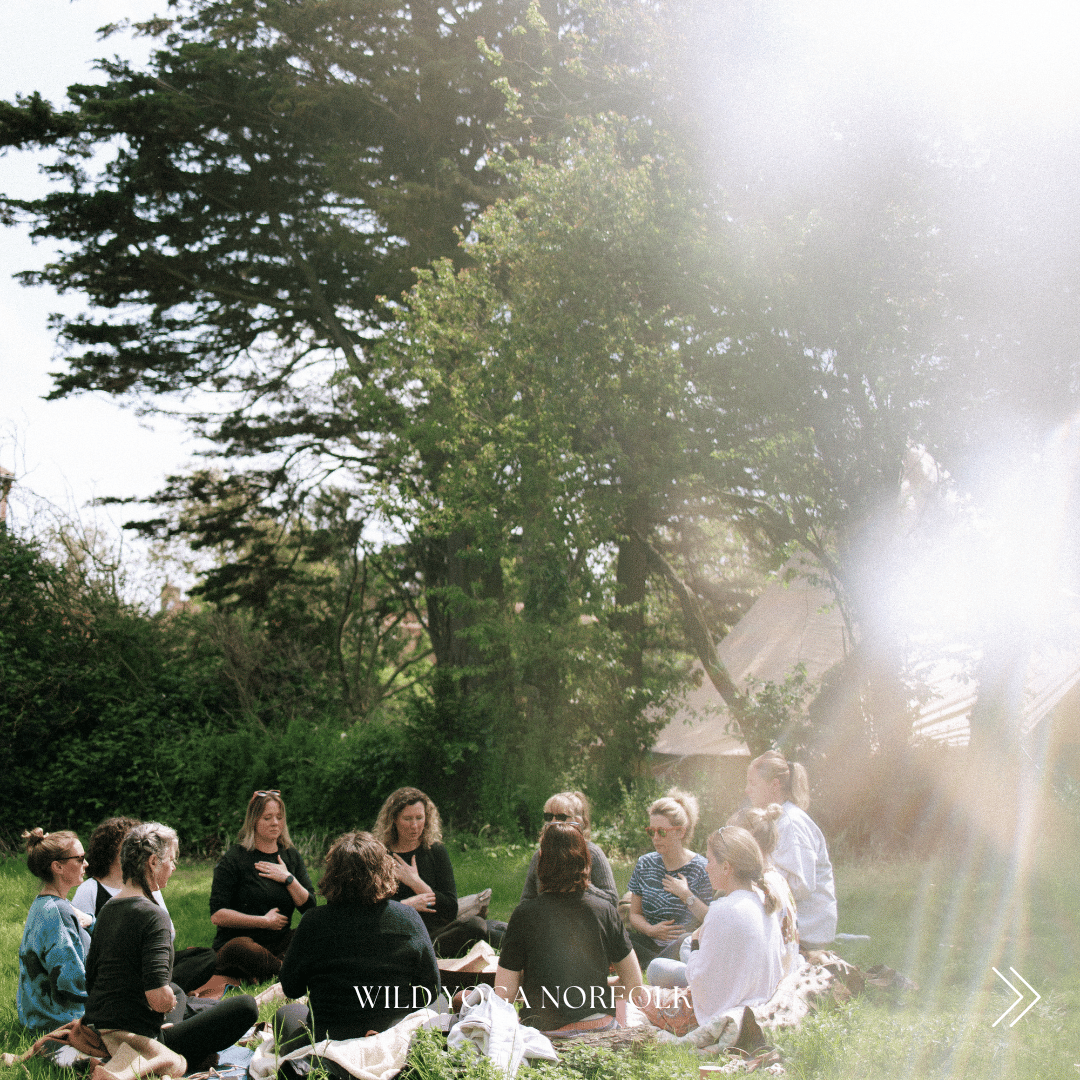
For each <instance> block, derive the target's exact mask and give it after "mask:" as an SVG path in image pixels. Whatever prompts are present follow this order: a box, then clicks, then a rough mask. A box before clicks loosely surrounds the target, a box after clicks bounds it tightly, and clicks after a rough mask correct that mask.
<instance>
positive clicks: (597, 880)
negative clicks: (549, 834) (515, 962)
mask: <svg viewBox="0 0 1080 1080" xmlns="http://www.w3.org/2000/svg"><path fill="white" fill-rule="evenodd" d="M553 821H573V822H576V823H577V824H578V825H580V826H581V832H582V835H583V836H584V837H585V843H586V845H587V846H588V848H589V856H590V857H591V859H592V870H591V871H590V872H589V875H590V876H589V884H590V885H592V887H593V888H594V889H596V890H597V891H598V892H599V893H600V894H601V895H602V896H603V897H604V899H606V900H610V901H611V902H612V903H613V904H614V905H615V907H616V908H617V907H618V906H619V893H618V891H617V889H616V888H615V875H614V874H613V873H612V872H611V864H610V863H609V862H608V860H607V856H606V855H605V854H604V853H603V851H601V849H600V848H599V847H597V846H596V844H594V843H593V842H592V838H591V837H592V831H591V826H592V822H591V818H590V807H589V800H588V797H587V796H586V795H585V793H584V792H582V791H560V792H558V794H556V795H552V796H551V798H550V799H548V801H547V802H546V803H544V825H545V826H547V825H549V824H550V823H551V822H553ZM539 862H540V848H539V847H538V848H537V849H536V851H535V852H534V853H533V857H532V861H531V862H530V863H529V870H528V873H527V874H526V875H525V887H524V888H523V889H522V890H521V899H522V900H532V899H534V898H535V897H536V896H538V895H539V894H540V887H539V886H540V880H539V876H538V874H537V870H536V868H537V865H538V864H539Z"/></svg>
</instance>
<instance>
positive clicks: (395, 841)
mask: <svg viewBox="0 0 1080 1080" xmlns="http://www.w3.org/2000/svg"><path fill="white" fill-rule="evenodd" d="M374 832H375V836H376V838H377V839H378V840H379V842H380V843H382V844H383V845H384V846H385V848H386V849H387V851H389V852H390V853H391V855H392V856H393V860H394V870H395V873H396V874H397V880H398V888H397V892H396V893H395V894H394V899H395V900H397V901H398V902H399V903H402V904H404V905H405V906H406V907H411V908H412V909H413V910H414V911H415V912H416V913H417V914H418V915H419V916H420V918H421V919H423V921H424V925H425V926H426V927H427V930H428V933H429V934H430V935H431V941H432V944H433V945H434V946H435V951H436V952H437V953H438V954H439V955H440V956H460V955H461V954H462V953H464V952H465V951H466V950H467V949H469V948H470V947H471V946H472V945H474V944H475V943H476V942H477V941H487V940H488V937H489V934H488V924H487V922H486V920H484V919H482V918H481V917H480V916H479V915H467V916H465V917H463V918H458V897H457V884H456V882H455V881H454V868H453V867H452V866H451V865H450V856H449V855H448V854H447V851H446V848H445V846H444V845H443V843H442V824H441V822H440V820H439V811H438V808H437V807H436V806H435V804H434V803H433V802H432V801H431V799H429V798H428V797H427V796H426V795H425V794H424V793H423V792H422V791H420V790H419V789H418V788H414V787H403V788H398V789H397V791H394V792H392V793H391V794H390V796H389V797H388V798H387V800H386V802H384V803H383V804H382V809H381V810H380V811H379V816H378V819H377V820H376V822H375V829H374Z"/></svg>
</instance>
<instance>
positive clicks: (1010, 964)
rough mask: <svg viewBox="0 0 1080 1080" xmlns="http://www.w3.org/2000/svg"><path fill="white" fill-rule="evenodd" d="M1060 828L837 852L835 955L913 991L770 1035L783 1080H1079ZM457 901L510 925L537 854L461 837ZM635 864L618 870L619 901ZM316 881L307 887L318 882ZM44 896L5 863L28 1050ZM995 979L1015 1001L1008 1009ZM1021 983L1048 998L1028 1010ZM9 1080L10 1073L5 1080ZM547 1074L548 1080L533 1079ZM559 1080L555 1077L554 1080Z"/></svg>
mask: <svg viewBox="0 0 1080 1080" xmlns="http://www.w3.org/2000/svg"><path fill="white" fill-rule="evenodd" d="M1076 833H1077V831H1076V830H1075V829H1073V828H1071V827H1070V828H1069V829H1066V830H1063V831H1061V832H1060V833H1059V834H1057V835H1055V836H1054V837H1052V838H1046V842H1045V843H1043V844H1042V845H1041V847H1040V849H1039V851H1037V852H1036V853H1035V855H1034V857H1033V858H1032V859H1031V860H1030V863H1029V864H1028V865H1026V866H1025V867H1024V868H1023V869H1022V870H1020V869H1018V867H1017V865H1016V863H1015V862H1014V861H1013V860H1011V859H1009V858H1007V857H1005V856H1003V855H1002V854H1000V853H996V852H994V851H993V850H991V849H987V848H985V847H980V848H979V849H978V850H962V849H961V850H956V849H955V848H954V849H953V850H950V851H946V852H940V853H938V854H935V855H931V856H924V857H914V856H903V857H900V856H894V857H875V858H851V857H845V856H844V855H843V853H841V852H838V853H837V858H836V859H835V863H836V876H837V886H838V899H839V905H840V930H841V931H842V932H846V933H852V934H863V935H868V936H869V938H870V940H869V941H868V942H846V943H843V944H841V945H840V946H839V947H838V950H837V951H838V952H840V954H841V955H842V956H844V957H845V958H846V959H848V960H850V961H851V962H852V963H855V964H857V965H859V966H860V967H863V968H867V967H870V966H872V965H875V964H886V965H888V966H889V967H891V968H893V969H895V970H896V971H898V972H900V973H902V974H903V975H904V976H906V977H907V978H908V979H910V980H912V981H913V982H914V983H916V984H917V986H918V989H911V990H898V991H883V990H868V991H867V992H866V993H864V994H863V995H861V996H859V997H857V998H854V999H852V1000H851V1001H849V1002H847V1003H845V1004H842V1005H835V1004H831V1003H830V1004H828V1005H827V1006H825V1007H823V1008H822V1009H820V1010H819V1011H818V1012H817V1013H816V1014H815V1015H813V1016H811V1017H810V1018H808V1019H807V1020H806V1022H804V1024H803V1026H802V1027H801V1028H800V1029H799V1030H797V1031H788V1032H780V1033H777V1035H776V1038H775V1041H776V1043H777V1045H779V1046H780V1047H781V1048H782V1050H783V1051H784V1052H785V1054H786V1060H785V1068H786V1071H787V1075H788V1076H789V1077H792V1078H796V1080H801V1078H810V1077H814V1078H836V1080H841V1078H844V1080H847V1078H850V1080H855V1078H859V1080H866V1078H878V1077H880V1078H888V1080H893V1078H900V1077H903V1078H912V1080H946V1078H961V1077H964V1078H969V1077H978V1078H980V1080H982V1078H987V1080H991V1078H993V1080H996V1078H1002V1080H1036V1078H1038V1080H1047V1078H1054V1077H1071V1078H1075V1077H1076V1076H1078V1075H1080V1064H1078V1063H1080V1023H1078V1020H1080V915H1078V913H1077V910H1076V895H1077V889H1076V882H1077V880H1078V878H1077V868H1078V866H1080V857H1078V850H1080V837H1078V836H1077V834H1076ZM451 851H452V857H453V860H454V865H455V870H456V874H457V879H458V889H459V892H461V893H467V892H472V891H476V890H479V889H481V888H484V887H491V888H492V890H493V896H492V905H491V910H490V914H491V916H492V917H496V918H504V919H505V918H508V917H509V915H510V912H511V911H512V910H513V906H514V904H515V902H516V901H517V898H518V896H519V895H520V890H521V885H522V883H523V881H524V877H525V870H526V867H527V865H528V860H529V857H530V855H531V849H530V848H529V847H528V846H527V845H524V844H511V845H492V844H487V843H484V842H482V841H480V840H476V839H473V838H467V837H460V836H459V837H457V838H455V840H454V841H453V842H452V843H451ZM632 865H633V864H632V861H630V860H614V862H613V869H614V870H615V875H616V880H617V882H618V884H619V886H620V888H625V885H626V882H627V880H628V879H629V876H630V871H631V869H632ZM212 870H213V866H212V864H211V863H207V862H187V861H185V862H183V863H182V864H181V866H180V868H179V869H178V870H177V872H176V874H175V875H174V876H173V879H172V881H171V882H170V883H169V886H168V889H167V892H166V900H167V902H168V905H169V909H170V912H171V913H172V916H173V920H174V922H175V924H176V927H177V941H178V943H179V944H181V945H208V944H210V941H211V939H212V936H213V933H212V931H213V928H212V927H211V925H210V921H209V917H208V913H207V906H206V904H207V897H208V894H209V887H210V877H211V874H212ZM315 873H317V871H315V872H314V873H313V876H315ZM36 892H37V883H36V882H35V880H34V879H33V878H32V877H31V875H30V874H29V873H28V871H27V870H26V866H25V860H24V859H22V858H10V857H9V858H6V859H3V860H0V1044H2V1048H3V1049H4V1050H5V1051H16V1050H19V1049H21V1048H23V1047H25V1046H26V1045H28V1042H29V1040H28V1038H27V1036H26V1033H25V1032H24V1031H23V1029H22V1028H21V1026H20V1025H19V1023H18V1020H17V1018H16V1014H15V988H16V981H17V971H18V946H19V940H20V936H21V933H22V923H23V919H24V917H25V912H26V909H27V907H28V906H29V904H30V901H31V899H32V898H33V896H34V894H35V893H36ZM995 967H996V968H997V969H998V971H1000V972H1002V973H1003V974H1004V975H1005V976H1006V977H1007V978H1009V979H1010V980H1011V981H1012V982H1013V984H1014V985H1016V986H1017V987H1018V988H1019V989H1021V990H1023V991H1024V999H1023V1001H1022V1002H1021V1003H1019V1004H1018V1005H1016V1007H1015V1008H1014V1009H1013V1010H1012V1011H1011V1012H1009V1013H1008V1015H1006V1016H1005V1017H1004V1018H1003V1019H1001V1020H999V1019H998V1018H999V1017H1000V1016H1001V1014H1002V1013H1004V1012H1005V1010H1007V1009H1008V1008H1009V1006H1010V1004H1011V1003H1012V1002H1013V1001H1014V1000H1015V995H1014V994H1012V993H1011V992H1010V991H1009V989H1008V988H1007V987H1006V986H1005V984H1004V983H1003V982H1002V981H1001V980H1000V979H999V978H998V977H997V976H996V975H995V974H994V971H993V968H995ZM1010 969H1012V971H1015V972H1018V973H1019V974H1020V975H1022V976H1023V978H1025V979H1026V980H1027V981H1028V982H1029V983H1030V984H1031V985H1032V986H1033V987H1034V988H1035V990H1036V991H1037V992H1038V993H1039V994H1041V995H1042V997H1041V1000H1039V1001H1038V1003H1037V1004H1035V1006H1034V1007H1033V1008H1032V1009H1030V1010H1029V1011H1028V1012H1027V1013H1026V1014H1025V1015H1024V1016H1023V1017H1022V1018H1021V1019H1019V1020H1016V1022H1015V1024H1013V1021H1014V1020H1015V1018H1016V1017H1017V1016H1018V1015H1019V1013H1020V1012H1021V1010H1022V1009H1023V1008H1024V1007H1025V1006H1026V1005H1027V1004H1028V1002H1030V1001H1031V1000H1032V996H1033V995H1031V994H1030V993H1029V992H1028V991H1027V990H1026V989H1025V988H1024V987H1023V985H1022V984H1021V983H1019V982H1018V981H1017V980H1016V979H1015V978H1014V976H1013V973H1012V971H1011V970H1010ZM697 1064H698V1062H697V1060H696V1059H695V1058H692V1057H691V1056H690V1055H688V1054H686V1053H684V1052H681V1051H678V1050H671V1049H662V1048H651V1049H647V1050H645V1051H640V1052H635V1053H633V1054H624V1055H615V1054H612V1053H609V1052H606V1051H594V1050H576V1051H573V1052H572V1053H570V1054H568V1055H564V1059H563V1061H562V1062H561V1063H560V1065H559V1066H555V1067H543V1068H540V1069H536V1070H524V1071H522V1072H521V1073H519V1076H520V1077H521V1078H522V1080H566V1077H573V1078H574V1080H578V1078H580V1077H581V1076H584V1077H585V1078H586V1080H659V1078H660V1077H672V1078H679V1080H693V1078H694V1077H696V1075H697ZM17 1071H18V1072H19V1074H20V1075H21V1076H23V1077H26V1076H27V1075H29V1077H31V1078H32V1080H38V1078H39V1077H44V1076H46V1075H48V1074H50V1073H56V1071H57V1070H54V1069H51V1068H50V1067H48V1066H45V1065H42V1064H40V1063H34V1062H32V1063H30V1067H29V1069H28V1070H26V1071H23V1070H22V1069H19V1070H17ZM4 1072H5V1073H10V1075H11V1076H12V1077H14V1075H15V1071H13V1070H4ZM413 1072H414V1074H415V1076H414V1080H458V1078H462V1077H465V1078H467V1080H487V1078H489V1077H490V1076H491V1075H492V1074H491V1070H490V1069H489V1068H487V1067H486V1065H484V1064H468V1063H466V1062H464V1061H463V1060H460V1059H459V1060H454V1059H451V1058H450V1057H448V1056H446V1055H445V1054H440V1053H439V1052H438V1047H437V1045H435V1046H433V1045H432V1044H431V1043H430V1042H428V1043H425V1044H424V1045H423V1046H422V1047H421V1048H419V1050H418V1053H417V1055H416V1058H415V1061H414V1067H413ZM534 1072H535V1073H537V1074H540V1073H543V1074H545V1076H544V1077H541V1076H539V1075H536V1076H534V1075H533V1073H534ZM556 1073H558V1074H559V1077H555V1076H554V1074H556Z"/></svg>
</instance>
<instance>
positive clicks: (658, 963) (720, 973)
mask: <svg viewBox="0 0 1080 1080" xmlns="http://www.w3.org/2000/svg"><path fill="white" fill-rule="evenodd" d="M708 852H709V861H708V871H709V880H710V881H711V882H712V885H713V888H715V889H716V891H717V893H719V894H720V898H719V899H718V900H714V901H713V902H712V903H711V904H710V905H709V910H708V913H707V914H706V916H705V921H704V922H703V923H702V924H701V926H700V927H699V928H698V929H697V930H696V931H695V932H694V933H693V935H692V936H691V952H690V958H689V960H687V962H686V963H685V964H682V963H681V962H680V961H678V960H672V959H668V958H666V957H657V958H656V959H654V960H653V961H652V962H651V963H650V964H649V972H648V977H649V982H650V983H651V984H652V985H654V986H689V988H690V997H691V1000H692V1003H693V1013H694V1018H695V1019H696V1020H697V1023H698V1024H700V1025H702V1026H704V1025H705V1024H708V1023H709V1022H710V1021H712V1020H714V1019H715V1018H716V1017H718V1016H719V1015H720V1014H721V1013H723V1012H726V1011H728V1010H729V1009H734V1008H739V1007H741V1006H744V1005H760V1004H763V1003H764V1002H766V1001H768V1000H769V998H771V997H772V995H773V993H774V992H775V990H776V987H777V985H778V984H779V982H780V979H781V977H782V976H783V957H784V942H783V936H782V934H781V931H780V915H779V912H780V901H779V900H778V899H777V898H776V897H775V896H774V895H773V893H772V892H771V891H770V889H769V886H768V884H767V883H766V882H765V877H764V873H765V866H764V859H763V857H762V854H761V849H760V848H759V847H758V845H757V841H756V840H755V839H754V838H753V836H751V835H750V833H748V832H747V831H746V829H741V828H739V827H738V826H736V825H724V826H723V827H722V828H720V829H718V830H717V831H716V832H714V833H713V834H712V836H710V837H709V843H708ZM656 1010H657V1002H656V1001H650V1003H649V1005H648V1006H647V1007H646V1008H645V1010H644V1011H645V1014H646V1016H648V1017H649V1019H650V1020H651V1021H652V1022H653V1023H657V1017H656ZM661 1026H668V1025H661Z"/></svg>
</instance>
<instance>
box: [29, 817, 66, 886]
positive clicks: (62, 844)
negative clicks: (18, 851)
mask: <svg viewBox="0 0 1080 1080" xmlns="http://www.w3.org/2000/svg"><path fill="white" fill-rule="evenodd" d="M22 838H23V839H24V840H25V841H26V865H27V868H28V869H29V871H30V873H31V874H33V875H34V877H36V878H38V879H39V880H41V881H44V882H45V883H46V884H47V885H52V884H55V880H54V878H53V871H52V864H53V863H54V862H55V861H56V860H57V859H60V858H63V857H64V856H65V855H67V853H68V851H69V850H70V849H71V846H72V844H74V843H75V841H76V840H78V839H79V838H78V837H77V836H76V835H75V834H74V833H73V832H71V831H70V830H69V829H62V830H61V831H60V832H45V831H44V830H42V829H40V828H38V829H29V830H27V831H25V832H24V833H23V834H22Z"/></svg>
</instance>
